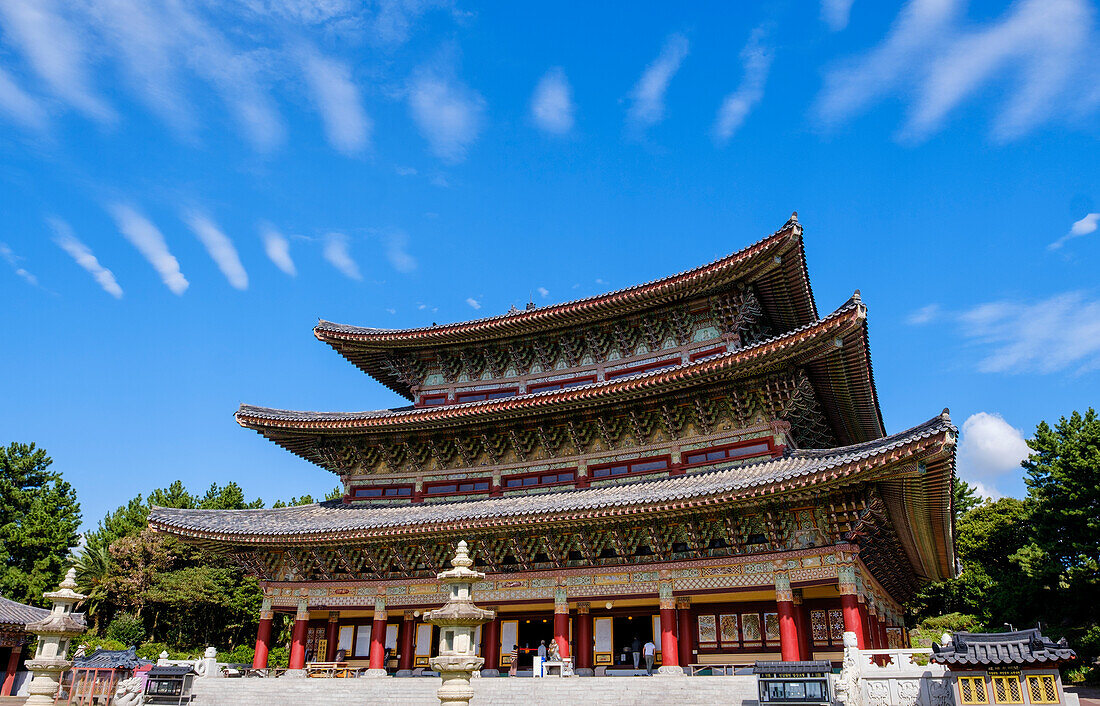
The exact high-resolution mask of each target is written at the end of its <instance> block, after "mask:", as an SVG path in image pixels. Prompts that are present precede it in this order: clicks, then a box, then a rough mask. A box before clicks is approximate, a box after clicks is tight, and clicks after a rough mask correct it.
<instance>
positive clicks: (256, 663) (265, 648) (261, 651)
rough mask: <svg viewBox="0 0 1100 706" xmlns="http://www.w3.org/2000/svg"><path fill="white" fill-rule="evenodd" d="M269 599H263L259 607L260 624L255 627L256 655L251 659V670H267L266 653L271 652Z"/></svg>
mask: <svg viewBox="0 0 1100 706" xmlns="http://www.w3.org/2000/svg"><path fill="white" fill-rule="evenodd" d="M274 617H275V613H274V611H272V610H271V599H270V598H265V599H264V602H263V604H262V605H261V607H260V624H259V625H258V626H257V627H256V653H255V654H254V655H253V657H252V668H253V669H267V653H268V652H269V651H270V650H271V620H272V618H274Z"/></svg>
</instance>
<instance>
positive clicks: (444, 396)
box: [416, 392, 447, 407]
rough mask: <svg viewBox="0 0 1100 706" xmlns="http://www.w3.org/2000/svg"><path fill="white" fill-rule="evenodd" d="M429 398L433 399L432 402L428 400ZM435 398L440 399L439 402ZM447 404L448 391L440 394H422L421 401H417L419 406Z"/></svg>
mask: <svg viewBox="0 0 1100 706" xmlns="http://www.w3.org/2000/svg"><path fill="white" fill-rule="evenodd" d="M428 400H432V402H428ZM435 400H439V402H435ZM445 404H447V393H446V392H443V393H438V394H434V395H421V396H420V401H419V402H417V403H416V406H417V407H440V406H442V405H445Z"/></svg>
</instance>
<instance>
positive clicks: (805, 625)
mask: <svg viewBox="0 0 1100 706" xmlns="http://www.w3.org/2000/svg"><path fill="white" fill-rule="evenodd" d="M791 594H792V595H793V597H794V623H795V626H796V627H797V628H798V659H800V660H810V659H813V656H812V655H813V631H812V628H811V626H810V612H809V611H808V610H806V606H805V605H803V603H802V589H794V590H793V591H791Z"/></svg>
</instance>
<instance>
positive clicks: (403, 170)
mask: <svg viewBox="0 0 1100 706" xmlns="http://www.w3.org/2000/svg"><path fill="white" fill-rule="evenodd" d="M394 171H395V172H397V176H416V174H417V172H416V167H402V166H400V165H399V166H397V167H395V168H394Z"/></svg>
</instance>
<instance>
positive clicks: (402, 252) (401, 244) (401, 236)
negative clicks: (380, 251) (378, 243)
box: [382, 230, 416, 273]
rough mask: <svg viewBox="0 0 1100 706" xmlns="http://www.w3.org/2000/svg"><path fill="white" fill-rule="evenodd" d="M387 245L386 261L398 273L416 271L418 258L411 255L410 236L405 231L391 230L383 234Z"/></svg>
mask: <svg viewBox="0 0 1100 706" xmlns="http://www.w3.org/2000/svg"><path fill="white" fill-rule="evenodd" d="M382 237H383V239H384V241H385V244H386V260H388V261H389V263H390V266H392V267H393V269H395V270H397V271H398V272H406V273H407V272H412V271H413V270H415V269H416V258H415V257H413V256H412V255H410V254H409V236H408V234H406V233H405V231H403V230H389V231H386V232H385V233H383V236H382Z"/></svg>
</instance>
